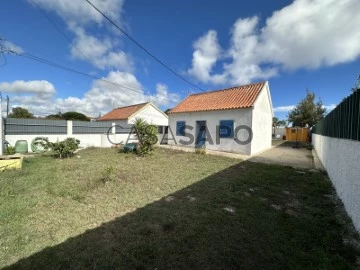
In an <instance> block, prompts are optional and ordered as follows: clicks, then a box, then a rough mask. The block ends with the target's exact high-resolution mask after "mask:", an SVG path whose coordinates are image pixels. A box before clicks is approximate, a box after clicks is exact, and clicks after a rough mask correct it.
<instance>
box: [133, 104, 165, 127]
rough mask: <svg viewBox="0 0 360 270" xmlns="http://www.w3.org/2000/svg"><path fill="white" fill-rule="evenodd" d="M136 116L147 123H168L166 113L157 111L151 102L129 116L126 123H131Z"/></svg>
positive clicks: (160, 124) (163, 124) (162, 124)
mask: <svg viewBox="0 0 360 270" xmlns="http://www.w3.org/2000/svg"><path fill="white" fill-rule="evenodd" d="M136 118H142V119H144V120H146V122H148V123H149V124H153V125H157V126H167V125H168V124H169V120H168V117H167V115H166V114H164V113H162V112H161V111H159V110H158V109H157V108H155V107H154V106H153V105H152V104H151V103H150V104H149V105H147V106H145V107H144V108H143V109H141V110H140V111H138V112H137V113H136V114H134V115H133V116H132V117H131V118H129V121H128V123H129V124H133V123H134V122H135V120H136Z"/></svg>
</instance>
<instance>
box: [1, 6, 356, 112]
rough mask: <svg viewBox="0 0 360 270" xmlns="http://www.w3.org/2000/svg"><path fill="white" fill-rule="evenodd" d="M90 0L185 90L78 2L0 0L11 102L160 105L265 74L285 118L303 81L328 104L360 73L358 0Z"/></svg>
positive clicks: (72, 106)
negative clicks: (162, 63) (67, 69)
mask: <svg viewBox="0 0 360 270" xmlns="http://www.w3.org/2000/svg"><path fill="white" fill-rule="evenodd" d="M90 1H91V2H92V3H93V4H94V5H95V6H96V7H98V8H99V9H100V10H101V11H102V12H103V13H104V14H106V15H107V16H108V17H109V18H110V19H111V20H112V21H114V22H115V23H116V24H118V26H119V27H120V28H121V29H123V30H124V31H125V32H126V33H128V34H129V35H130V36H131V37H132V38H133V39H135V40H136V41H137V42H138V43H139V44H141V45H142V46H143V47H144V48H146V50H148V51H149V52H150V53H151V54H153V55H154V56H156V57H157V58H158V59H160V60H161V61H162V62H164V63H165V64H166V65H167V66H168V67H170V68H171V69H172V70H174V71H175V72H176V73H177V74H178V75H180V76H181V77H182V78H184V79H185V80H187V81H190V82H191V83H192V84H194V85H195V86H196V87H195V86H194V85H192V84H189V83H187V82H185V81H184V80H182V79H181V78H179V77H178V76H175V75H174V74H173V73H171V72H170V71H169V70H168V69H167V68H165V67H164V66H162V65H160V64H159V63H158V62H156V61H155V60H154V59H153V58H152V57H150V56H149V55H148V54H147V53H146V52H145V51H144V50H142V49H141V48H139V47H138V46H136V45H135V44H134V43H133V42H132V41H131V40H130V39H128V37H126V36H125V35H124V34H123V33H121V32H120V31H119V30H118V29H116V28H115V27H114V26H112V25H111V24H110V23H109V22H108V21H107V20H106V19H105V18H104V17H103V16H102V15H101V14H99V13H98V12H97V11H96V10H95V9H94V8H93V7H91V6H90V5H89V4H88V3H87V2H86V1H85V0H62V1H56V0H2V2H1V3H2V7H1V9H0V17H1V24H0V37H1V39H2V40H1V42H0V44H1V45H2V47H1V49H2V51H4V50H5V49H11V50H12V51H14V52H16V53H17V54H14V53H10V54H9V53H7V52H4V53H3V54H2V55H0V91H1V92H2V95H3V96H6V95H8V96H9V97H10V105H11V107H18V106H20V107H24V108H27V109H29V110H30V111H31V112H32V113H34V114H35V115H38V116H45V115H48V114H52V113H57V112H66V111H78V112H82V113H85V114H86V115H88V116H91V117H97V116H99V114H104V113H106V112H108V111H110V110H112V109H113V108H116V107H121V106H126V105H132V104H136V103H141V102H147V101H151V102H153V103H154V104H155V105H157V106H159V107H160V108H161V109H163V110H166V109H168V108H172V107H174V106H175V105H176V104H177V103H179V102H180V101H181V100H183V99H184V98H185V97H186V96H187V95H189V94H192V93H200V92H201V91H211V90H218V89H224V88H228V87H233V86H238V85H244V84H248V83H252V82H259V81H268V82H269V85H270V92H271V96H272V103H273V108H274V113H275V116H277V117H278V118H280V119H286V115H287V113H288V111H289V110H290V109H292V108H293V107H294V105H296V104H297V103H298V102H299V101H300V100H301V99H302V98H304V97H305V95H306V89H309V90H310V91H312V92H314V93H315V94H316V96H317V97H318V98H321V100H322V102H323V104H324V106H325V107H326V108H327V109H328V111H330V110H331V109H333V108H334V107H335V106H336V104H338V103H339V102H340V101H341V100H342V99H343V98H344V97H346V96H348V95H349V94H350V91H351V88H352V87H353V86H354V84H355V82H356V78H357V77H358V75H359V74H360V42H359V40H360V30H359V28H358V26H359V25H360V13H359V10H360V1H359V0H342V1H338V0H295V1H286V0H278V1H269V0H253V1H238V0H226V1H211V0H208V1H200V0H183V1H168V0H153V1H146V0H131V1H130V0H90ZM24 53H25V55H24ZM29 54H30V55H35V56H36V57H40V58H42V59H46V60H48V61H51V62H54V63H56V64H59V65H61V66H66V67H69V68H71V69H73V70H77V71H81V72H83V73H86V74H90V75H91V76H94V77H88V76H83V75H80V74H78V73H75V72H69V71H66V70H63V69H59V68H56V67H54V66H52V65H47V64H44V63H39V62H38V61H34V60H33V59H29V58H28V57H26V55H29ZM97 78H99V79H97ZM101 79H104V80H105V81H104V80H101ZM109 82H110V83H109ZM198 88H200V89H201V90H199V89H198ZM2 104H3V107H5V106H4V105H5V102H4V101H3V103H2ZM3 109H4V108H3Z"/></svg>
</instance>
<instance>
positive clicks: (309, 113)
mask: <svg viewBox="0 0 360 270" xmlns="http://www.w3.org/2000/svg"><path fill="white" fill-rule="evenodd" d="M325 113H326V109H325V108H324V106H323V104H322V102H321V100H320V99H319V100H318V101H317V102H315V94H314V93H312V92H310V91H309V90H306V97H305V98H304V99H303V100H301V101H300V102H299V103H298V104H297V105H296V107H295V108H294V109H292V110H291V111H290V112H289V113H288V115H287V117H288V121H289V122H292V123H293V126H299V127H305V126H309V127H312V126H313V125H315V124H316V123H317V122H318V121H320V120H321V119H322V118H324V116H325Z"/></svg>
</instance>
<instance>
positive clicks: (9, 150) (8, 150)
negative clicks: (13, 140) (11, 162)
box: [5, 146, 15, 155]
mask: <svg viewBox="0 0 360 270" xmlns="http://www.w3.org/2000/svg"><path fill="white" fill-rule="evenodd" d="M14 154H15V147H14V146H8V147H6V149H5V155H14Z"/></svg>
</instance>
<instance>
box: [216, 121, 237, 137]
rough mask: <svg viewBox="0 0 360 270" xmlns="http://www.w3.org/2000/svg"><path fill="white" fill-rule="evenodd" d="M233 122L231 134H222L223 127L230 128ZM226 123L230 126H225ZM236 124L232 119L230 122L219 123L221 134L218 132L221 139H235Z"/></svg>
mask: <svg viewBox="0 0 360 270" xmlns="http://www.w3.org/2000/svg"><path fill="white" fill-rule="evenodd" d="M230 122H231V124H232V125H231V131H230V134H221V127H229V124H230ZM224 123H228V124H224ZM234 124H235V121H234V120H232V119H228V120H220V121H219V132H218V136H219V138H221V139H233V138H234Z"/></svg>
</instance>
